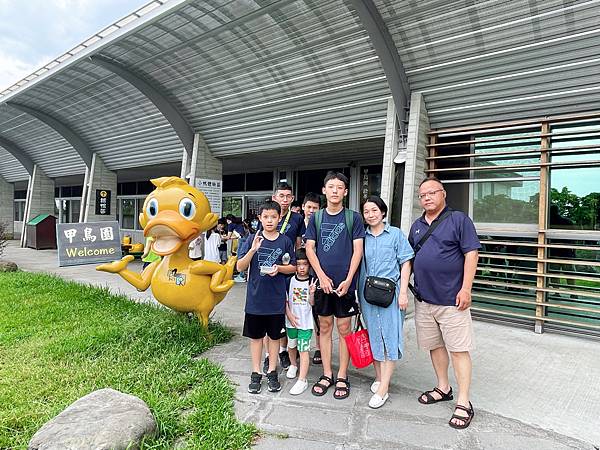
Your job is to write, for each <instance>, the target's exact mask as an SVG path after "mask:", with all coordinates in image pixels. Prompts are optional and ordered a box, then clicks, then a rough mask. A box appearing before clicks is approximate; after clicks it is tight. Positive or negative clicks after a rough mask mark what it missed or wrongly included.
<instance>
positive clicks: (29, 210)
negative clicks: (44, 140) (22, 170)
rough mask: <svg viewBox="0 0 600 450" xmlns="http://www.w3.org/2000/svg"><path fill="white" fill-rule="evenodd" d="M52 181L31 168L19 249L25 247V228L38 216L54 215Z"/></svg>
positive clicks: (36, 168) (39, 171)
mask: <svg viewBox="0 0 600 450" xmlns="http://www.w3.org/2000/svg"><path fill="white" fill-rule="evenodd" d="M54 206H55V205H54V180H52V179H50V178H48V177H47V176H46V174H45V173H44V172H43V171H42V170H41V169H40V168H39V167H38V165H37V164H36V165H34V166H33V174H32V175H31V176H30V177H29V184H28V185H27V200H26V202H25V220H23V228H22V230H21V247H25V246H26V244H27V243H26V242H25V238H26V235H25V227H26V226H27V222H29V221H30V220H31V219H33V218H34V217H36V216H38V215H39V214H52V215H54Z"/></svg>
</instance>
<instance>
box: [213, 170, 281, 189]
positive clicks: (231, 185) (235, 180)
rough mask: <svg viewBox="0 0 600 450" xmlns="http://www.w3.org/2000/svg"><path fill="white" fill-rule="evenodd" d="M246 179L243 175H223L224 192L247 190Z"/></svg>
mask: <svg viewBox="0 0 600 450" xmlns="http://www.w3.org/2000/svg"><path fill="white" fill-rule="evenodd" d="M244 179H245V175H244V174H243V173H236V174H235V175H223V192H243V191H244V190H245V186H244V185H245V183H244ZM271 185H272V183H271ZM269 189H270V188H269Z"/></svg>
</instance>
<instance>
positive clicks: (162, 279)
mask: <svg viewBox="0 0 600 450" xmlns="http://www.w3.org/2000/svg"><path fill="white" fill-rule="evenodd" d="M150 181H151V182H152V184H153V185H154V186H156V189H155V190H154V191H152V192H151V193H150V194H149V195H148V197H146V200H145V201H144V209H143V212H142V213H140V218H139V220H140V225H141V226H142V227H143V228H144V236H145V237H148V236H150V237H152V238H153V239H154V240H153V242H152V244H151V245H152V251H153V252H154V253H156V254H157V255H160V256H161V257H162V259H161V260H160V261H155V262H153V263H152V264H150V265H149V266H147V267H146V268H145V269H144V270H143V271H142V273H137V272H133V271H131V270H129V269H127V265H128V264H129V262H130V261H132V260H133V256H131V255H128V256H125V257H124V258H123V259H121V260H120V261H114V262H112V263H108V264H102V265H100V266H98V267H96V270H101V271H104V272H109V273H118V274H119V275H120V276H121V277H122V278H123V279H124V280H125V281H127V282H128V283H130V284H132V285H133V286H134V287H136V288H137V289H139V290H141V291H145V290H146V289H148V287H149V286H151V287H152V294H154V297H155V298H156V300H158V301H159V302H160V303H162V304H163V305H165V306H168V307H169V308H171V309H174V310H176V311H179V312H193V313H194V314H196V316H197V317H198V318H199V319H200V322H201V323H202V325H203V326H204V327H205V328H207V327H208V317H209V315H210V313H211V312H212V310H213V309H214V308H215V306H216V305H217V304H218V303H219V302H220V301H221V300H223V298H225V295H226V294H227V291H229V289H231V287H232V286H233V284H234V282H233V280H232V276H233V269H234V267H235V263H236V259H237V258H236V257H235V256H232V257H231V258H229V260H228V261H227V263H226V264H225V265H222V264H219V263H215V262H212V261H203V260H200V261H194V260H192V259H190V257H189V255H188V245H189V243H190V241H192V240H193V239H195V238H196V237H197V236H198V235H199V234H200V233H201V232H203V231H206V230H210V229H212V228H213V227H214V226H215V225H216V224H217V220H218V217H217V215H216V214H214V213H212V212H211V211H210V205H209V203H208V200H207V199H206V196H205V195H204V194H203V193H202V192H200V191H199V190H198V189H195V188H194V187H192V186H190V185H189V184H188V183H187V182H186V181H185V180H183V179H181V178H178V177H163V178H157V179H154V180H150Z"/></svg>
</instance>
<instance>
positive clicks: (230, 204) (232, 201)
mask: <svg viewBox="0 0 600 450" xmlns="http://www.w3.org/2000/svg"><path fill="white" fill-rule="evenodd" d="M228 214H233V215H234V216H235V217H242V197H223V217H225V216H226V215H228Z"/></svg>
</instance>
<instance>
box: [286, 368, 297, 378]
mask: <svg viewBox="0 0 600 450" xmlns="http://www.w3.org/2000/svg"><path fill="white" fill-rule="evenodd" d="M297 373H298V366H290V367H288V370H287V373H286V374H285V376H286V377H288V378H289V379H290V380H291V379H292V378H296V374H297Z"/></svg>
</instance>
